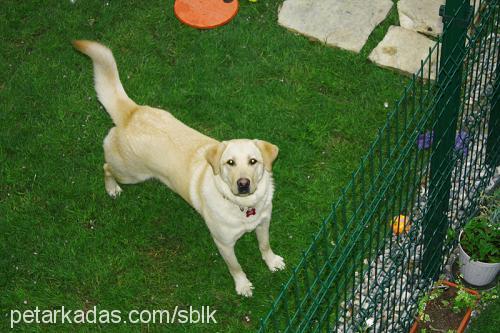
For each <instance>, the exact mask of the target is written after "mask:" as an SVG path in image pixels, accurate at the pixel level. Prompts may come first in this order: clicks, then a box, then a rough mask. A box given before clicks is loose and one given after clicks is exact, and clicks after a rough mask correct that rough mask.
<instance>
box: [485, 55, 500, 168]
mask: <svg viewBox="0 0 500 333" xmlns="http://www.w3.org/2000/svg"><path fill="white" fill-rule="evenodd" d="M486 163H488V164H489V166H490V167H491V168H493V169H494V168H495V167H497V166H498V165H499V164H500V65H499V64H498V62H497V68H496V70H495V82H494V83H493V94H492V98H491V111H490V120H489V122H488V141H487V145H486Z"/></svg>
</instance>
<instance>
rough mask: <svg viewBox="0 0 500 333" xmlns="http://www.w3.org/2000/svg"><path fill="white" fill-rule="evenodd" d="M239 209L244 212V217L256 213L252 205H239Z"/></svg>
mask: <svg viewBox="0 0 500 333" xmlns="http://www.w3.org/2000/svg"><path fill="white" fill-rule="evenodd" d="M240 210H241V211H242V212H245V215H246V217H250V216H252V215H255V214H257V210H256V209H255V208H253V207H248V208H244V207H240Z"/></svg>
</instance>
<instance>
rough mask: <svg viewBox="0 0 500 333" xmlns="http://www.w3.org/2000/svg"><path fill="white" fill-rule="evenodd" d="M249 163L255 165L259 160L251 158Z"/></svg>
mask: <svg viewBox="0 0 500 333" xmlns="http://www.w3.org/2000/svg"><path fill="white" fill-rule="evenodd" d="M249 163H250V165H254V164H255V163H257V160H256V159H255V158H251V159H250V161H249Z"/></svg>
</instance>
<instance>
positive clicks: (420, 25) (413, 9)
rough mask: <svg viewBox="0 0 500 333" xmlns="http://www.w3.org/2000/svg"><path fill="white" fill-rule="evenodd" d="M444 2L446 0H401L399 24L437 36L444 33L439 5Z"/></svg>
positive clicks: (399, 3)
mask: <svg viewBox="0 0 500 333" xmlns="http://www.w3.org/2000/svg"><path fill="white" fill-rule="evenodd" d="M444 3H445V0H400V1H399V2H398V14H399V24H400V25H401V26H402V27H403V28H406V29H408V30H413V31H416V32H421V33H424V34H426V35H430V36H434V37H436V36H438V35H440V34H441V33H443V21H442V18H441V16H439V7H440V6H441V5H443V4H444Z"/></svg>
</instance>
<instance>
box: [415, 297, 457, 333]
mask: <svg viewBox="0 0 500 333" xmlns="http://www.w3.org/2000/svg"><path fill="white" fill-rule="evenodd" d="M456 294H457V289H455V288H448V289H447V290H445V291H444V292H443V293H442V294H441V295H440V296H439V297H438V298H436V299H434V300H432V301H429V302H428V303H427V306H426V308H425V313H426V314H428V315H429V317H430V319H431V320H430V322H424V321H421V322H420V325H419V328H420V329H419V330H418V332H421V330H422V328H425V329H427V332H436V331H437V332H439V331H444V332H446V331H447V330H457V329H458V327H459V326H460V322H461V321H462V319H463V317H464V316H465V313H466V312H467V310H466V309H464V310H461V311H460V312H458V313H455V312H453V310H452V306H453V299H454V298H455V295H456ZM442 301H447V302H448V303H447V305H444V304H443V302H442ZM445 303H446V302H445Z"/></svg>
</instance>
